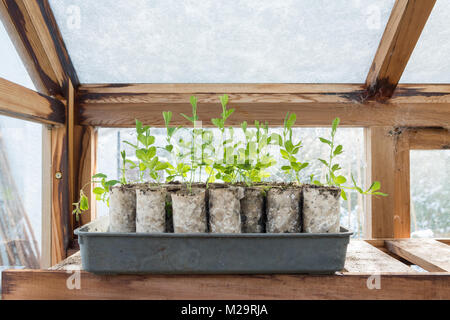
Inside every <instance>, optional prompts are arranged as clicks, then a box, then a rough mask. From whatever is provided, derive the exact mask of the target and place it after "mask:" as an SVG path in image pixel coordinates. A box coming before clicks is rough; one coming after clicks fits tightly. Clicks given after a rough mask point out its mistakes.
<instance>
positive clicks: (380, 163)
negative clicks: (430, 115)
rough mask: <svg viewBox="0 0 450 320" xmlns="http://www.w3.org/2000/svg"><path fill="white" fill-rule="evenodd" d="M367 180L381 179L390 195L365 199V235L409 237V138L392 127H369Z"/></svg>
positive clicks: (383, 186)
mask: <svg viewBox="0 0 450 320" xmlns="http://www.w3.org/2000/svg"><path fill="white" fill-rule="evenodd" d="M365 140H366V158H367V162H368V166H367V167H368V170H367V171H366V174H367V181H380V183H381V186H382V190H383V192H385V193H387V194H388V196H387V197H369V198H367V201H366V205H367V207H366V224H365V228H366V230H365V232H366V233H365V234H366V236H368V237H372V238H409V236H410V210H409V208H410V192H409V145H408V143H409V140H408V135H407V132H405V131H402V130H396V129H393V128H391V127H371V128H368V129H367V130H366V133H365Z"/></svg>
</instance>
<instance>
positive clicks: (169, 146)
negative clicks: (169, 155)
mask: <svg viewBox="0 0 450 320" xmlns="http://www.w3.org/2000/svg"><path fill="white" fill-rule="evenodd" d="M165 149H166V150H167V151H169V152H172V150H173V145H171V144H168V145H167V146H165Z"/></svg>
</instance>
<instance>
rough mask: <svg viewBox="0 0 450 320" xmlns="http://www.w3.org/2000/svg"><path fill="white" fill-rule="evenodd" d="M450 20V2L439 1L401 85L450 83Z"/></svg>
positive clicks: (446, 0)
mask: <svg viewBox="0 0 450 320" xmlns="http://www.w3.org/2000/svg"><path fill="white" fill-rule="evenodd" d="M449 18H450V1H448V0H444V1H442V0H438V1H436V4H435V5H434V8H433V11H432V12H431V14H430V17H429V18H428V21H427V23H426V25H425V27H424V29H423V31H422V34H421V36H420V38H419V41H418V42H417V44H416V47H415V49H414V51H413V53H412V55H411V57H410V59H409V62H408V65H407V66H406V69H405V71H404V72H403V75H402V77H401V79H400V82H402V83H450V62H449V56H450V41H449V39H450V28H449Z"/></svg>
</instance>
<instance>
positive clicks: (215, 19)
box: [50, 0, 394, 83]
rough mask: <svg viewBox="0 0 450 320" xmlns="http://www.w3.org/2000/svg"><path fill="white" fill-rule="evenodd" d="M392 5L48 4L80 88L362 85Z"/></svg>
mask: <svg viewBox="0 0 450 320" xmlns="http://www.w3.org/2000/svg"><path fill="white" fill-rule="evenodd" d="M393 3H394V0H353V1H349V0H334V1H325V0H280V1H273V0H245V1H244V0H241V1H217V0H189V1H179V0H133V1H125V0H121V1H109V0H96V1H93V0H92V1H64V0H50V4H51V6H52V10H53V12H54V13H55V16H56V20H57V23H58V25H59V27H60V29H61V32H62V36H63V38H64V40H65V43H66V46H67V48H68V51H69V54H70V56H71V58H72V60H73V63H74V65H75V69H76V70H77V73H78V76H79V78H80V81H81V82H83V83H128V82H129V83H140V82H143V83H233V82H236V83H270V82H274V83H289V82H293V83H316V82H318V83H327V82H331V83H355V82H356V83H363V82H364V81H365V78H366V76H367V73H368V71H369V68H370V65H371V63H372V60H373V57H374V56H375V52H376V49H377V47H378V43H379V41H380V39H381V36H382V34H383V31H384V28H385V26H386V23H387V20H388V18H389V15H390V11H391V9H392V6H393Z"/></svg>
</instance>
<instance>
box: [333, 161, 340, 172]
mask: <svg viewBox="0 0 450 320" xmlns="http://www.w3.org/2000/svg"><path fill="white" fill-rule="evenodd" d="M339 169H341V168H340V167H339V165H338V164H337V163H336V164H335V165H333V167H331V171H333V172H334V171H337V170H339Z"/></svg>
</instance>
